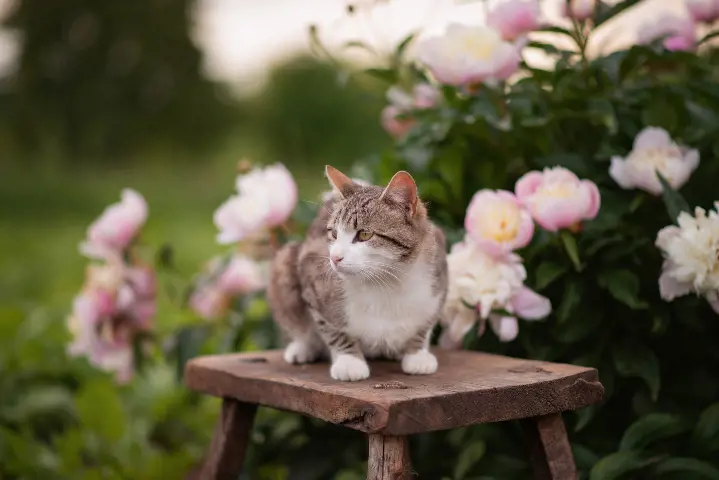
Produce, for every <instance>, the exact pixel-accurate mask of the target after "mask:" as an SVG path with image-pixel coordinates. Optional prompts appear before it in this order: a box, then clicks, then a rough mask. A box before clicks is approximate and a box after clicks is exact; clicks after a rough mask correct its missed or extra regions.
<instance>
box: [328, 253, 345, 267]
mask: <svg viewBox="0 0 719 480" xmlns="http://www.w3.org/2000/svg"><path fill="white" fill-rule="evenodd" d="M330 258H331V259H332V263H334V264H335V265H337V264H338V263H340V262H341V261H342V259H343V258H345V257H343V256H341V255H332V256H331V257H330Z"/></svg>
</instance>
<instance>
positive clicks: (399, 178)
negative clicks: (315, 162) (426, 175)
mask: <svg viewBox="0 0 719 480" xmlns="http://www.w3.org/2000/svg"><path fill="white" fill-rule="evenodd" d="M326 173H327V178H328V179H329V181H330V184H331V185H332V187H333V189H334V190H335V191H336V192H337V194H336V197H337V201H336V202H335V203H334V207H333V211H332V214H331V215H330V219H329V221H328V222H327V238H328V241H329V246H330V249H329V250H330V262H331V265H332V268H333V269H335V270H336V271H337V272H339V273H340V274H342V275H343V276H345V275H346V276H354V275H361V276H365V277H368V279H369V277H370V276H372V275H379V276H380V277H392V276H393V275H396V274H397V273H398V271H399V269H400V267H401V266H402V265H406V264H409V263H410V262H412V260H413V259H415V258H416V257H417V255H418V253H419V250H420V248H421V245H422V241H423V239H424V236H425V234H426V233H427V230H428V221H427V210H426V209H425V207H424V205H423V204H422V202H421V201H420V200H419V198H418V196H417V186H416V185H415V183H414V180H413V179H412V176H411V175H410V174H409V173H407V172H398V173H396V174H395V175H394V177H392V180H390V182H389V183H388V184H387V186H386V187H384V188H382V187H377V186H364V185H359V184H357V183H355V182H353V181H352V179H350V178H349V177H347V176H346V175H344V174H343V173H341V172H340V171H339V170H337V169H335V168H333V167H331V166H327V168H326Z"/></svg>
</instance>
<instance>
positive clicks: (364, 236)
mask: <svg viewBox="0 0 719 480" xmlns="http://www.w3.org/2000/svg"><path fill="white" fill-rule="evenodd" d="M373 236H374V233H372V232H368V231H367V230H360V231H359V232H357V240H359V241H360V242H366V241H367V240H369V239H370V238H372V237H373Z"/></svg>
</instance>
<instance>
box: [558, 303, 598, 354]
mask: <svg viewBox="0 0 719 480" xmlns="http://www.w3.org/2000/svg"><path fill="white" fill-rule="evenodd" d="M580 297H581V295H577V297H576V298H577V304H578V303H579V301H580V300H581V298H580ZM562 306H564V303H563V304H562ZM561 313H562V315H563V317H562V319H561V321H560V322H558V324H557V326H556V329H555V331H556V333H555V334H554V338H556V339H557V341H558V342H560V343H568V344H573V343H576V342H578V341H580V340H583V339H585V338H587V337H588V336H589V335H591V334H593V333H596V332H597V330H598V329H599V327H600V325H601V323H602V317H601V315H598V314H597V312H582V313H581V314H577V315H575V316H574V317H571V316H570V315H569V314H565V313H564V310H562V312H561ZM564 315H566V317H565V316H564Z"/></svg>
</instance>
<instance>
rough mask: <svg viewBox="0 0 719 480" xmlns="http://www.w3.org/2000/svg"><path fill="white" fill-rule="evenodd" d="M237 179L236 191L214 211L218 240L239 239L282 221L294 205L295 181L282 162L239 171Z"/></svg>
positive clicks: (229, 240)
mask: <svg viewBox="0 0 719 480" xmlns="http://www.w3.org/2000/svg"><path fill="white" fill-rule="evenodd" d="M236 183H237V190H238V192H239V195H234V196H232V197H230V198H229V199H228V200H227V201H225V203H223V204H222V205H220V207H219V208H218V209H217V210H216V211H215V215H214V222H215V225H216V226H217V228H218V229H219V230H220V233H219V234H218V235H217V241H218V242H219V243H221V244H230V243H235V242H239V241H240V240H243V239H245V238H247V237H250V236H253V235H255V234H258V233H259V232H261V231H262V230H264V229H266V228H273V227H277V226H279V225H281V224H283V223H284V222H285V221H287V219H288V218H289V217H290V215H291V214H292V211H293V210H294V208H295V206H296V205H297V185H296V184H295V181H294V180H293V178H292V175H290V173H289V171H287V169H286V168H285V167H284V166H283V165H281V164H276V165H271V166H269V167H265V168H264V169H260V168H255V169H252V170H251V171H250V172H248V173H246V174H243V175H239V176H238V177H237V180H236Z"/></svg>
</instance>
